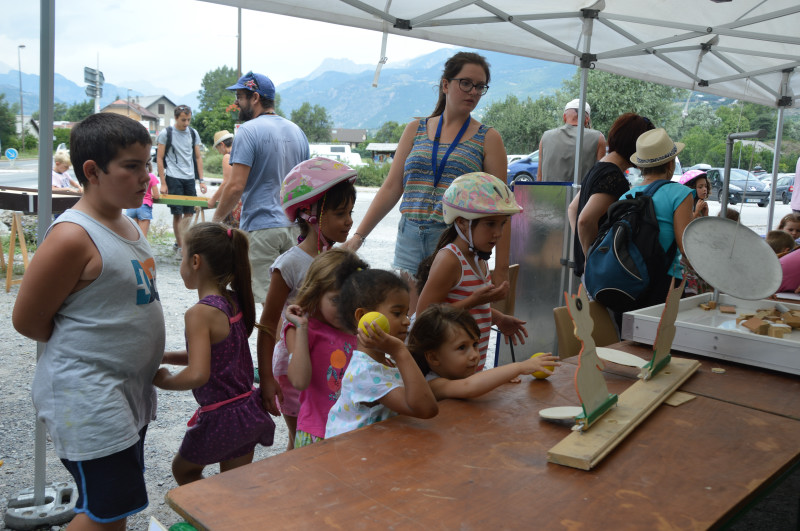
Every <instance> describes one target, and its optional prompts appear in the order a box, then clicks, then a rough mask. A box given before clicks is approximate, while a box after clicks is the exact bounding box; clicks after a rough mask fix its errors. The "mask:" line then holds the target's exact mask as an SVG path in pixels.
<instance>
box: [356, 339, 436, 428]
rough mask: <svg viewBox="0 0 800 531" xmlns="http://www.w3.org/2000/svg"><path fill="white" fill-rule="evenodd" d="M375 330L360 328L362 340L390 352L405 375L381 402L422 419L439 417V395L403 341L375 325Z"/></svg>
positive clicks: (362, 342)
mask: <svg viewBox="0 0 800 531" xmlns="http://www.w3.org/2000/svg"><path fill="white" fill-rule="evenodd" d="M373 330H374V332H373V333H372V334H371V337H370V336H367V335H366V334H365V333H364V332H363V330H359V331H358V339H359V344H361V345H364V346H365V347H367V348H374V349H376V350H380V351H383V352H386V353H387V354H389V355H390V356H391V357H392V359H393V360H394V363H395V365H396V366H397V369H398V370H399V371H400V376H401V377H402V379H403V387H398V388H395V389H392V390H391V391H389V392H388V393H387V394H386V395H384V396H383V398H381V399H380V400H379V402H380V403H381V404H382V405H384V406H385V407H387V408H389V409H391V410H392V411H396V412H397V413H399V414H401V415H408V416H409V417H417V418H420V419H429V418H431V417H435V416H436V414H437V413H438V412H439V406H438V405H437V404H436V398H435V397H434V396H433V391H431V388H430V386H429V385H428V382H426V381H425V377H424V376H423V375H422V372H420V370H419V366H418V365H417V362H416V361H414V358H413V357H412V356H411V353H410V352H409V351H408V349H407V348H406V346H405V344H404V343H403V341H402V340H400V339H398V338H396V337H394V336H390V335H389V334H387V333H385V332H384V331H383V330H380V328H376V327H374V326H373Z"/></svg>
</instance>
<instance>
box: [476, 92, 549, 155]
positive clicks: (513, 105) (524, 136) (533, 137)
mask: <svg viewBox="0 0 800 531" xmlns="http://www.w3.org/2000/svg"><path fill="white" fill-rule="evenodd" d="M556 106H557V105H556V100H555V98H554V97H553V96H543V97H540V98H539V99H537V100H531V98H527V99H526V100H525V101H520V100H519V98H517V97H516V96H514V95H509V96H506V99H505V100H504V101H500V102H495V103H492V104H491V105H489V107H488V108H487V109H486V112H485V113H484V115H483V121H484V123H486V125H490V126H492V127H494V128H495V129H496V130H497V132H498V133H500V136H501V137H502V138H503V143H504V144H505V147H506V152H508V153H520V154H522V153H524V154H527V153H530V152H532V151H535V150H536V149H537V148H538V146H539V140H540V139H541V138H542V135H543V134H544V132H545V131H547V130H548V129H552V128H553V127H557V126H558V123H559V120H560V117H561V115H560V114H558V112H557V111H556V110H555V109H556Z"/></svg>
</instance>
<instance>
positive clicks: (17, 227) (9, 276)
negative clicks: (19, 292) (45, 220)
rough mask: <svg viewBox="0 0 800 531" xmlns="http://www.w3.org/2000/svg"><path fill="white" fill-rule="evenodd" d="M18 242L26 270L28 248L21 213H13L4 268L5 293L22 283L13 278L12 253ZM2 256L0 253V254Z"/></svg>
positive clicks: (20, 280) (20, 279) (19, 279)
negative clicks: (6, 260)
mask: <svg viewBox="0 0 800 531" xmlns="http://www.w3.org/2000/svg"><path fill="white" fill-rule="evenodd" d="M17 241H19V249H20V251H21V252H22V265H23V268H24V269H26V270H27V269H28V246H27V245H25V233H24V232H23V231H22V212H14V215H13V216H12V218H11V239H10V240H9V242H8V263H7V264H4V265H5V267H6V293H8V292H9V291H11V286H13V285H14V284H19V283H20V282H22V278H13V277H14V251H15V248H16V245H17ZM0 256H2V253H0Z"/></svg>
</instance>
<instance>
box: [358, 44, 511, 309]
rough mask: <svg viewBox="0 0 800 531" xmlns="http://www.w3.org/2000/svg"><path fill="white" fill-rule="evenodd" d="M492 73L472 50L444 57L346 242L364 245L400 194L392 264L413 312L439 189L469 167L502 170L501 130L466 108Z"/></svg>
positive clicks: (504, 247) (436, 227) (503, 257)
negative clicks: (422, 109)
mask: <svg viewBox="0 0 800 531" xmlns="http://www.w3.org/2000/svg"><path fill="white" fill-rule="evenodd" d="M489 79H490V74H489V64H488V63H487V62H486V59H485V58H484V57H482V56H480V55H478V54H476V53H472V52H459V53H457V54H455V55H454V56H453V57H451V58H450V59H448V60H447V62H446V63H445V65H444V72H443V73H442V77H441V79H440V80H439V100H438V102H437V103H436V107H435V108H434V110H433V113H431V115H430V116H429V117H428V118H420V119H418V120H413V121H412V122H410V123H409V124H408V125H407V126H406V128H405V130H404V131H403V135H402V137H401V138H400V142H399V144H398V146H397V151H396V152H395V156H394V160H393V161H392V167H391V169H390V170H389V175H388V176H387V177H386V180H385V181H384V183H383V185H382V186H381V188H380V190H379V191H378V193H377V194H376V196H375V199H374V200H373V201H372V203H371V204H370V206H369V210H367V213H366V215H365V216H364V219H362V220H361V224H360V225H359V226H358V230H356V232H355V234H354V235H353V237H351V238H350V239H349V240H348V241H347V242H346V243H345V246H346V247H348V248H350V249H351V250H357V249H358V248H359V247H361V245H362V244H363V243H364V241H365V240H366V238H367V236H369V234H370V232H372V229H374V228H375V226H376V225H377V224H378V223H379V222H380V221H381V220H382V219H383V218H384V217H385V216H386V214H387V213H388V212H389V211H390V210H391V209H392V208H393V207H394V206H395V205H396V204H397V202H398V201H400V200H401V198H402V201H401V202H400V212H401V214H402V217H401V219H400V226H399V228H398V233H397V243H396V245H395V255H394V262H393V264H392V265H393V267H395V268H397V269H399V270H400V271H401V272H402V274H403V277H404V278H405V279H406V280H407V281H408V282H409V284H410V285H411V288H412V289H411V294H412V296H411V304H410V310H409V311H410V313H412V314H413V313H414V310H415V308H416V301H417V290H416V289H414V285H415V283H414V276H415V275H416V273H417V266H418V265H419V263H420V262H421V261H422V260H423V259H425V258H426V257H428V256H429V255H430V254H432V253H433V252H434V251H435V250H436V244H437V243H438V240H439V236H440V234H441V233H442V232H443V231H444V230H445V228H446V227H447V225H446V224H445V223H444V219H443V217H442V194H443V193H444V191H445V190H446V189H447V187H448V186H449V185H450V183H451V182H452V181H453V179H455V178H456V177H458V176H460V175H464V174H466V173H472V172H480V171H482V172H486V173H490V174H492V175H496V176H500V178H501V179H502V178H504V176H505V174H506V164H507V162H506V150H505V146H503V140H502V138H500V134H499V133H498V132H497V131H496V130H494V129H492V128H490V127H488V126H486V125H483V124H481V123H480V122H478V121H477V120H475V119H474V118H472V117H471V116H470V113H471V112H472V111H473V110H474V109H475V107H476V106H477V105H478V102H480V99H481V96H483V95H484V94H486V92H487V91H488V90H489ZM509 231H510V227H508V226H507V228H506V229H505V231H504V233H503V238H502V239H501V241H500V242H499V244H498V253H497V259H496V271H497V273H496V275H495V278H494V281H495V283H496V284H498V285H500V284H502V282H503V281H504V280H506V279H507V277H508V252H509V240H510V238H509Z"/></svg>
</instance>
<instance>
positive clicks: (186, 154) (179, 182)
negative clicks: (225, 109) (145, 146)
mask: <svg viewBox="0 0 800 531" xmlns="http://www.w3.org/2000/svg"><path fill="white" fill-rule="evenodd" d="M191 120H192V110H191V109H190V108H189V106H188V105H178V106H177V107H175V125H174V126H170V127H167V128H165V129H163V130H162V131H161V133H160V134H159V135H158V139H157V140H156V142H157V143H158V150H157V152H156V160H157V162H158V178H159V180H160V181H161V193H162V194H167V193H168V194H173V195H191V196H196V195H197V189H196V188H195V184H194V181H195V180H198V181H199V182H200V191H201V192H202V193H206V190H207V188H206V185H205V182H204V181H203V153H202V152H201V151H200V135H199V134H198V133H197V131H196V130H195V129H192V128H191V127H189V122H191ZM169 210H170V212H172V228H173V230H174V231H175V249H176V250H178V251H180V248H181V236H180V224H181V220H182V219H183V218H186V217H189V216H191V215H192V214H194V207H193V206H181V205H170V207H169Z"/></svg>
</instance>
